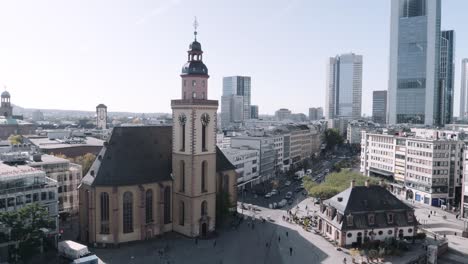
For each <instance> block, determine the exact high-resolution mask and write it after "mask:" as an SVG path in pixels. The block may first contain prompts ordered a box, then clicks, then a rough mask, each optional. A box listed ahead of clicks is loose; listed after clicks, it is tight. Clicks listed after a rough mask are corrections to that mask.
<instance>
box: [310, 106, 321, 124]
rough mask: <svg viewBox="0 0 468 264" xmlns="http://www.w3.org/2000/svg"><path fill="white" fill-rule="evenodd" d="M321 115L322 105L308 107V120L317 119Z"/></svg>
mask: <svg viewBox="0 0 468 264" xmlns="http://www.w3.org/2000/svg"><path fill="white" fill-rule="evenodd" d="M322 117H323V108H322V107H311V108H309V120H311V121H314V120H319V119H322Z"/></svg>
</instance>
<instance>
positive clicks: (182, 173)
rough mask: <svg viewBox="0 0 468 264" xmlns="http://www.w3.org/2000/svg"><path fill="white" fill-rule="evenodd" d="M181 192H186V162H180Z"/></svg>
mask: <svg viewBox="0 0 468 264" xmlns="http://www.w3.org/2000/svg"><path fill="white" fill-rule="evenodd" d="M179 191H180V192H185V161H183V160H181V161H180V186H179Z"/></svg>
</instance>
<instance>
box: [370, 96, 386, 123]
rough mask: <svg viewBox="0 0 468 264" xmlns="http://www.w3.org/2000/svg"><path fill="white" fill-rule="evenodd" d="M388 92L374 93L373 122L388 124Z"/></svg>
mask: <svg viewBox="0 0 468 264" xmlns="http://www.w3.org/2000/svg"><path fill="white" fill-rule="evenodd" d="M386 117H387V91H374V92H373V93H372V121H374V122H375V123H379V124H386V123H387V118H386Z"/></svg>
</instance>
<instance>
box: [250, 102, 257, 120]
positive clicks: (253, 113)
mask: <svg viewBox="0 0 468 264" xmlns="http://www.w3.org/2000/svg"><path fill="white" fill-rule="evenodd" d="M250 118H251V119H258V105H251V106H250Z"/></svg>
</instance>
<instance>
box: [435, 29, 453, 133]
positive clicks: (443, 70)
mask: <svg viewBox="0 0 468 264" xmlns="http://www.w3.org/2000/svg"><path fill="white" fill-rule="evenodd" d="M454 57H455V32H454V31H453V30H446V31H442V33H441V39H440V64H439V97H440V111H439V120H438V122H439V124H440V125H445V124H450V123H452V121H453V97H454V87H453V82H454V78H455V75H454V74H455V72H454V69H455V61H454Z"/></svg>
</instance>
